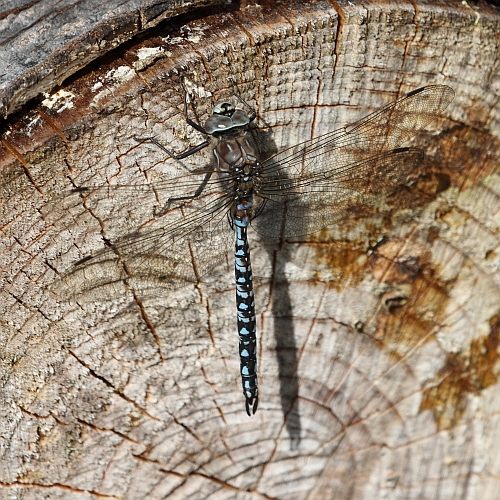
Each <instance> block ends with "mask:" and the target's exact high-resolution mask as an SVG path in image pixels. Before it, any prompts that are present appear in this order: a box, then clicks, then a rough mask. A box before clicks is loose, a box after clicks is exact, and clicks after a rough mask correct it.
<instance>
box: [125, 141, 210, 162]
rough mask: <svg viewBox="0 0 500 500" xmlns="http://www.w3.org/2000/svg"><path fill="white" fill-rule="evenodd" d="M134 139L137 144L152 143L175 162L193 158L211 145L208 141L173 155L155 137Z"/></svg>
mask: <svg viewBox="0 0 500 500" xmlns="http://www.w3.org/2000/svg"><path fill="white" fill-rule="evenodd" d="M134 139H135V140H136V141H137V142H151V143H152V144H154V145H155V146H158V147H159V148H160V149H161V150H163V151H165V153H167V154H168V156H170V157H171V158H173V159H174V160H182V159H184V158H187V157H188V156H191V155H193V154H194V153H197V152H198V151H201V150H202V149H203V148H206V147H207V146H208V145H209V144H210V143H209V142H208V141H203V142H200V144H198V145H196V146H194V147H192V148H190V149H188V150H187V151H184V153H181V154H178V155H176V154H175V153H173V152H172V151H170V150H169V149H167V148H166V147H165V146H164V145H163V144H162V143H161V142H159V141H158V140H157V139H155V138H154V137H146V138H145V139H140V138H139V137H134Z"/></svg>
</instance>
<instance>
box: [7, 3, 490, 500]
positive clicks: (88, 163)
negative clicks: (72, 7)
mask: <svg viewBox="0 0 500 500" xmlns="http://www.w3.org/2000/svg"><path fill="white" fill-rule="evenodd" d="M471 5H472V3H471ZM473 7H474V8H473ZM473 7H471V6H470V5H468V4H467V3H462V2H445V1H442V2H434V1H433V2H431V1H427V2H423V1H418V2H399V1H398V2H380V1H379V2H375V1H373V2H369V1H363V2H359V3H358V2H356V3H355V2H348V1H341V2H336V3H335V5H332V4H328V3H325V2H321V1H319V2H314V3H304V2H296V3H295V2H286V3H282V4H276V5H274V8H273V9H270V8H269V7H265V6H264V7H262V6H259V5H254V4H244V5H240V6H239V8H238V9H232V10H231V12H227V13H226V14H221V13H220V12H219V13H217V14H216V15H213V16H210V15H209V13H205V14H204V15H203V17H202V18H200V19H194V20H192V21H190V22H188V23H187V24H186V25H185V26H182V27H181V28H180V29H179V30H178V32H172V33H169V36H168V37H165V36H162V35H161V34H160V33H159V32H150V34H151V36H147V37H145V38H144V39H143V40H142V41H137V42H134V41H132V42H130V43H129V44H128V45H127V47H126V48H123V50H121V49H120V48H119V49H117V50H116V51H114V52H113V53H112V54H111V55H110V56H109V57H107V58H106V60H105V61H101V62H100V63H99V64H95V65H94V66H93V67H92V69H89V70H88V71H87V72H82V73H81V75H80V76H79V77H78V78H77V79H75V80H74V81H71V82H70V83H68V84H66V85H63V87H62V89H61V90H60V91H59V92H58V93H57V94H54V95H53V96H52V97H51V98H48V99H46V100H45V101H44V102H43V103H42V104H39V105H38V106H36V105H34V106H33V109H31V110H28V111H27V112H26V114H25V115H24V116H22V117H21V118H20V119H19V120H18V121H15V122H14V121H13V122H12V123H11V125H10V127H9V129H8V130H7V131H6V132H5V133H4V134H3V136H2V144H3V150H2V153H1V156H0V158H1V160H0V161H1V164H2V170H1V172H2V174H1V175H2V183H1V188H0V189H1V199H2V205H1V214H0V228H1V230H2V236H1V239H0V244H1V250H0V258H1V275H0V278H1V280H2V287H1V290H0V294H1V295H0V296H1V300H0V304H1V305H0V308H1V309H0V310H1V319H0V332H1V337H0V352H1V353H2V354H1V361H2V366H1V371H0V377H1V378H0V380H1V393H0V398H1V404H0V411H1V414H0V415H1V416H0V419H1V421H0V436H1V440H0V443H1V448H0V449H1V453H2V455H1V463H2V466H1V467H0V498H22V499H37V500H38V499H41V498H50V499H55V498H64V499H72V498H75V499H77V498H78V499H84V498H89V499H90V498H123V499H125V498H127V499H139V498H148V499H160V498H169V499H170V498H172V499H175V498H179V499H184V498H217V499H219V498H286V499H302V498H304V499H305V498H308V499H313V498H314V499H325V498H335V499H342V498H346V499H347V498H349V499H373V498H394V499H402V498H405V499H409V498H415V499H459V498H464V499H465V498H467V499H496V498H498V496H499V492H500V484H499V479H498V478H499V477H500V474H499V473H500V471H499V469H500V466H499V462H498V459H497V455H498V454H497V447H498V446H497V443H498V442H499V439H500V425H499V414H500V413H499V407H500V386H499V384H498V380H497V375H498V344H499V338H500V290H499V286H500V277H499V272H498V270H499V266H500V252H499V245H500V237H499V231H500V216H499V209H500V199H499V196H500V177H499V170H500V163H499V161H500V160H499V158H500V155H499V147H500V142H499V141H500V106H499V104H498V102H499V95H500V72H499V67H498V54H499V45H500V44H499V33H500V13H499V12H498V11H495V10H494V8H493V7H491V6H489V5H487V4H485V3H482V2H475V3H474V4H473ZM164 28H165V29H167V28H166V27H165V26H160V27H159V29H164ZM228 77H231V78H233V79H234V80H235V81H236V82H237V85H238V91H239V92H240V93H241V95H242V96H243V97H244V98H245V99H246V100H248V101H249V102H250V103H251V104H252V105H254V106H255V107H256V109H257V111H258V113H259V116H260V117H261V123H260V124H261V125H263V126H268V127H270V130H271V131H272V140H273V141H274V142H275V143H276V145H277V146H278V147H282V146H286V145H287V144H294V143H296V142H298V141H299V140H304V139H307V138H309V137H312V136H315V135H318V134H320V133H322V132H325V131H327V130H331V129H332V128H336V127H338V126H341V125H342V124H345V123H348V122H352V121H354V120H356V119H358V118H361V117H362V116H364V115H366V114H367V113H368V112H370V111H373V110H374V109H377V108H378V107H380V106H382V105H383V104H385V103H387V102H390V101H391V100H393V99H394V98H395V97H396V96H397V95H399V94H402V93H404V92H406V91H409V90H412V89H414V88H417V87H419V86H422V85H425V84H432V83H445V84H447V85H450V86H451V87H452V88H453V89H454V90H455V92H456V98H455V100H454V101H453V103H452V104H451V106H450V107H449V108H448V109H447V110H446V112H445V113H444V114H443V117H442V118H441V119H440V120H437V121H436V123H434V124H432V126H430V127H428V129H429V133H428V134H421V135H420V136H419V137H417V138H415V141H413V142H412V145H416V146H419V147H422V148H423V149H425V151H426V154H427V158H426V161H425V163H424V164H423V165H422V167H421V169H420V170H419V171H418V172H416V181H415V183H414V185H413V187H412V188H411V189H408V190H404V191H403V190H402V192H401V195H400V196H397V197H395V199H393V200H390V203H389V205H390V206H388V210H387V212H385V213H384V214H375V215H371V216H370V217H364V218H359V217H358V218H355V217H353V218H352V219H350V220H347V221H344V222H343V223H342V224H339V226H338V227H335V228H332V229H331V230H330V231H328V232H324V233H323V234H321V235H320V236H319V237H316V238H311V239H309V240H307V241H303V242H298V243H293V244H292V243H290V244H287V245H284V246H283V247H282V248H280V249H270V250H269V249H268V250H266V249H261V248H254V249H253V257H254V265H253V267H254V269H255V270H256V271H257V273H258V274H259V275H262V276H263V279H262V280H261V281H260V282H258V286H257V289H256V294H257V307H258V311H259V324H258V332H259V341H260V351H259V363H260V364H259V375H260V383H261V386H260V394H261V396H260V397H261V399H260V408H259V410H258V412H257V414H256V415H255V416H254V417H252V418H248V417H247V415H246V414H245V412H244V401H243V396H242V394H241V390H240V381H239V375H238V371H239V370H238V368H239V366H238V365H239V360H238V356H237V335H236V329H235V323H236V321H235V317H234V315H235V312H234V287H233V284H232V264H231V263H230V261H229V264H228V266H226V267H225V268H223V269H220V270H218V271H217V272H214V273H213V274H212V275H211V276H209V277H207V278H206V279H204V280H203V282H200V283H199V284H197V286H193V287H187V288H184V289H182V290H180V291H178V292H175V293H168V294H163V295H160V296H158V297H156V298H142V300H139V301H134V300H133V299H132V298H131V297H130V296H124V297H123V298H122V300H121V301H115V302H114V303H112V304H109V303H90V304H89V303H86V304H84V305H83V306H82V307H76V306H74V305H71V304H70V303H64V302H62V301H56V300H55V298H54V296H53V295H51V294H50V293H49V292H48V291H47V289H46V287H47V286H49V285H50V283H51V282H53V280H54V279H55V277H56V274H55V272H54V269H58V270H64V269H66V268H68V267H69V266H70V265H71V264H72V263H74V262H75V261H76V260H78V259H80V258H81V257H83V256H85V255H87V254H88V253H89V252H91V251H93V250H97V249H99V248H102V246H103V242H102V237H103V236H106V237H108V238H113V237H115V236H116V235H118V234H122V233H123V232H124V231H128V230H131V229H133V228H135V227H138V226H139V225H140V224H142V223H145V222H146V221H147V220H148V218H149V219H150V218H151V215H152V207H151V206H141V205H138V204H136V202H137V200H135V199H133V198H131V199H128V200H127V199H125V200H121V202H120V203H117V205H116V206H113V207H112V208H110V211H109V212H108V213H107V214H106V213H104V214H97V216H96V214H95V213H91V212H90V211H89V210H87V209H86V208H85V207H84V206H83V205H82V204H77V205H75V206H71V208H70V209H68V212H67V214H65V216H64V217H62V218H60V217H56V218H54V217H51V216H50V213H47V211H46V207H47V203H48V202H49V200H50V199H51V198H53V197H54V196H57V195H58V194H59V193H61V192H62V191H64V190H65V189H69V188H71V187H72V186H75V185H76V186H81V185H88V184H92V185H96V184H105V183H107V182H109V183H113V184H118V183H121V184H123V183H142V182H145V181H146V180H147V181H154V180H155V179H158V178H161V177H163V176H165V175H168V174H169V172H170V173H171V172H172V169H173V168H174V165H173V162H171V161H168V160H165V158H164V155H163V154H162V152H161V151H158V150H156V149H154V148H153V147H150V146H144V145H142V146H141V145H138V143H137V142H136V141H135V140H134V136H140V137H147V136H151V135H154V136H156V137H158V138H160V139H161V141H162V142H164V143H165V144H167V145H169V147H170V148H172V149H174V150H175V151H178V152H180V151H182V150H184V149H186V148H187V147H188V146H189V145H194V144H196V143H197V142H198V141H199V139H200V137H199V135H198V134H196V133H193V131H192V130H191V129H190V127H188V126H186V124H185V122H184V117H183V113H182V99H183V93H182V90H181V89H180V85H179V81H180V80H181V79H185V81H186V82H187V85H188V87H189V88H190V89H191V90H192V91H193V92H194V93H195V94H197V100H196V109H197V110H198V113H199V115H200V117H201V118H202V119H203V118H204V117H206V113H207V111H208V110H209V109H210V107H211V106H212V105H213V104H214V103H215V102H217V101H218V100H219V99H220V98H222V97H224V98H226V97H228V95H230V93H231V92H232V91H233V88H232V85H231V84H230V83H229V82H228ZM208 157H209V152H207V153H206V154H204V153H200V154H199V155H196V157H192V158H190V159H189V163H187V165H188V166H189V167H190V168H196V167H198V166H201V165H204V164H205V162H206V161H207V160H208Z"/></svg>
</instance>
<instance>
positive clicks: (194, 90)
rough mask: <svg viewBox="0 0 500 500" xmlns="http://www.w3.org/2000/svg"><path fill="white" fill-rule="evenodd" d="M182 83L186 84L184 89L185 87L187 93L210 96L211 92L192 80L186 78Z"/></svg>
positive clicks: (201, 96) (200, 96)
mask: <svg viewBox="0 0 500 500" xmlns="http://www.w3.org/2000/svg"><path fill="white" fill-rule="evenodd" d="M184 85H185V86H186V89H187V91H188V93H189V94H196V95H197V96H198V97H199V98H204V97H211V96H212V92H210V91H209V90H206V89H204V88H203V87H201V86H197V85H195V84H194V83H193V82H191V81H189V80H188V79H185V80H184Z"/></svg>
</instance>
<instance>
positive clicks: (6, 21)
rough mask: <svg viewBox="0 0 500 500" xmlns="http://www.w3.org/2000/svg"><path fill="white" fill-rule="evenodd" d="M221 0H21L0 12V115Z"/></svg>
mask: <svg viewBox="0 0 500 500" xmlns="http://www.w3.org/2000/svg"><path fill="white" fill-rule="evenodd" d="M220 1H221V0H219V1H217V0H166V1H165V0H149V1H144V0H142V1H141V0H126V1H116V0H106V2H96V1H94V0H83V1H79V2H74V1H72V0H63V1H58V2H23V1H22V0H14V1H12V2H10V3H9V5H8V8H5V9H4V10H2V11H1V12H0V40H1V45H2V50H1V52H0V64H1V68H2V74H1V75H0V113H1V114H2V115H3V116H7V115H9V114H11V113H12V112H13V111H17V110H18V109H19V108H20V107H21V106H22V105H23V104H25V103H26V102H27V101H29V100H30V99H32V98H34V97H37V96H38V94H39V93H41V92H50V91H52V90H53V89H54V87H56V86H57V85H59V84H60V83H62V82H63V81H64V80H65V79H66V78H68V77H69V76H71V75H72V74H74V73H75V72H77V71H78V70H79V69H81V68H84V67H85V66H87V65H88V64H89V63H91V62H92V61H93V60H94V59H96V58H97V57H99V56H100V55H103V54H105V53H106V52H109V51H110V50H111V49H113V48H115V47H118V46H119V45H120V44H122V43H124V42H126V41H127V40H129V39H130V38H131V37H133V36H134V35H137V34H138V33H140V32H142V31H144V30H146V29H148V28H151V27H153V26H156V25H157V24H158V23H160V22H161V21H163V20H164V19H170V18H171V17H173V16H178V15H180V14H182V13H185V12H189V11H190V10H194V8H195V7H196V8H200V7H203V6H213V5H216V4H217V3H220Z"/></svg>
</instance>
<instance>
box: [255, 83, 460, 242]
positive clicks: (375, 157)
mask: <svg viewBox="0 0 500 500" xmlns="http://www.w3.org/2000/svg"><path fill="white" fill-rule="evenodd" d="M453 96H454V92H453V90H452V89H451V88H450V87H447V86H445V85H432V86H428V87H423V88H421V89H417V90H414V91H413V92H410V93H409V94H407V95H405V96H403V97H401V98H400V99H398V100H396V101H395V102H393V103H391V104H389V105H387V106H385V107H384V108H382V109H381V110H379V111H376V112H375V113H372V114H370V115H368V116H367V117H366V118H364V119H362V120H360V121H358V122H356V123H354V124H353V125H350V126H348V127H345V128H343V129H340V130H337V131H334V132H329V133H327V134H325V135H322V136H319V137H317V138H315V139H312V140H310V141H306V142H304V143H302V144H298V145H297V146H294V147H292V148H289V149H287V150H284V151H282V152H280V153H278V154H277V155H275V156H273V157H271V158H270V159H269V160H267V161H266V162H264V167H263V175H262V178H263V180H262V183H261V185H260V186H259V194H261V195H262V197H263V198H265V199H267V203H266V206H265V207H264V209H263V210H262V212H261V214H260V219H261V220H260V221H259V220H256V221H255V223H254V225H255V227H256V229H257V231H258V232H259V233H260V234H261V235H262V236H264V237H265V238H271V239H273V238H276V237H292V236H301V235H306V234H311V233H314V232H316V231H319V230H321V229H322V228H324V227H327V226H329V225H331V224H334V223H336V222H338V221H339V220H340V219H342V218H344V217H346V216H347V215H349V213H352V212H353V211H355V210H358V209H359V208H360V207H361V206H366V205H367V204H369V205H373V204H374V203H375V202H376V200H377V197H379V199H380V197H381V196H383V195H387V194H389V193H390V192H391V191H392V190H394V188H395V187H396V186H398V185H401V184H404V183H405V182H407V177H408V175H409V173H410V172H411V171H412V170H413V169H414V168H415V167H416V166H417V165H418V164H419V162H420V161H421V160H422V153H421V152H420V151H418V150H416V149H414V148H399V149H395V148H397V147H398V146H400V145H401V144H402V143H404V142H405V141H407V140H408V139H409V138H410V137H412V136H414V135H415V134H417V133H418V132H419V131H421V130H422V129H423V128H424V127H425V126H426V125H427V124H428V123H430V122H431V121H432V120H433V119H434V118H435V117H436V115H437V114H438V113H439V112H440V111H441V110H443V109H444V108H445V107H446V106H447V105H448V104H449V103H450V102H451V100H452V99H453ZM273 213H274V214H275V215H274V216H273V215H272V214H273Z"/></svg>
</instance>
